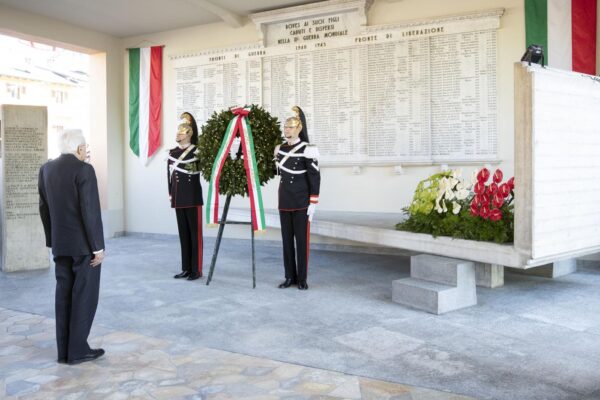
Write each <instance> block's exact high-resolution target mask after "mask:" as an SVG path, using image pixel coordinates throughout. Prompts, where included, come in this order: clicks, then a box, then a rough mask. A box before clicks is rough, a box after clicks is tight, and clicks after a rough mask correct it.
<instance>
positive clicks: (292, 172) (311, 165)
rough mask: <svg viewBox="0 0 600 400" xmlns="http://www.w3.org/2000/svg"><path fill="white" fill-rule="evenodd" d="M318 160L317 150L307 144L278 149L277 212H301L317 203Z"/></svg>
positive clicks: (319, 179)
mask: <svg viewBox="0 0 600 400" xmlns="http://www.w3.org/2000/svg"><path fill="white" fill-rule="evenodd" d="M317 157H318V152H317V148H316V147H315V146H311V145H309V144H307V143H306V142H302V141H300V142H298V143H296V144H293V145H288V144H287V143H284V144H282V145H281V146H280V148H279V151H278V152H277V155H276V164H277V170H278V173H279V175H280V176H281V180H280V182H279V209H280V210H282V211H293V210H302V209H306V208H308V205H309V204H310V203H313V204H316V203H318V201H319V188H320V185H321V174H320V172H319V162H318V160H317Z"/></svg>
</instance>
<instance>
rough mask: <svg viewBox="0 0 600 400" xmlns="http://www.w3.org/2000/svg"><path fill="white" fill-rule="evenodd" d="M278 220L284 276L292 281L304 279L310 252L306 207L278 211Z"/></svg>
mask: <svg viewBox="0 0 600 400" xmlns="http://www.w3.org/2000/svg"><path fill="white" fill-rule="evenodd" d="M279 220H280V221H281V239H282V241H283V265H284V267H285V277H286V279H292V280H294V281H305V280H306V277H307V275H308V256H309V252H310V248H309V244H310V222H308V215H306V209H304V210H297V211H279Z"/></svg>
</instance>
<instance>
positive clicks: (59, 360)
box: [56, 358, 67, 364]
mask: <svg viewBox="0 0 600 400" xmlns="http://www.w3.org/2000/svg"><path fill="white" fill-rule="evenodd" d="M56 362H57V363H59V364H66V363H67V359H66V358H59V359H58V360H56Z"/></svg>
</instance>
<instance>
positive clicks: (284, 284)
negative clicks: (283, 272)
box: [278, 278, 296, 289]
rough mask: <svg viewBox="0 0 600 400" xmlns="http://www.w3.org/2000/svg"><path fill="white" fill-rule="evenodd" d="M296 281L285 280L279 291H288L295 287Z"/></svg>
mask: <svg viewBox="0 0 600 400" xmlns="http://www.w3.org/2000/svg"><path fill="white" fill-rule="evenodd" d="M295 284H296V281H295V280H294V279H290V278H285V281H283V282H281V283H280V284H279V286H278V288H279V289H286V288H289V287H290V286H292V285H295Z"/></svg>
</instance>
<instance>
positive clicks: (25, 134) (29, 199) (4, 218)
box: [0, 105, 49, 272]
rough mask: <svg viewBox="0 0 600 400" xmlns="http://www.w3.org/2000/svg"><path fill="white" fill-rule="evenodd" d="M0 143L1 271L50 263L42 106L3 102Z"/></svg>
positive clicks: (45, 123)
mask: <svg viewBox="0 0 600 400" xmlns="http://www.w3.org/2000/svg"><path fill="white" fill-rule="evenodd" d="M1 144H2V145H1V152H0V155H1V157H2V158H1V163H0V164H1V170H0V177H1V179H2V184H1V185H0V187H1V189H0V192H1V193H2V194H1V196H0V225H1V227H2V229H1V232H2V234H1V235H0V237H1V249H2V255H1V257H0V263H1V267H2V271H4V272H13V271H23V270H31V269H41V268H48V267H49V258H48V250H47V249H46V241H45V237H44V229H43V226H42V222H41V220H40V216H39V194H38V188H37V187H38V186H37V180H38V172H39V169H40V166H41V165H42V164H43V163H44V162H46V161H47V158H48V112H47V109H46V107H38V106H17V105H3V106H2V140H1Z"/></svg>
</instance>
